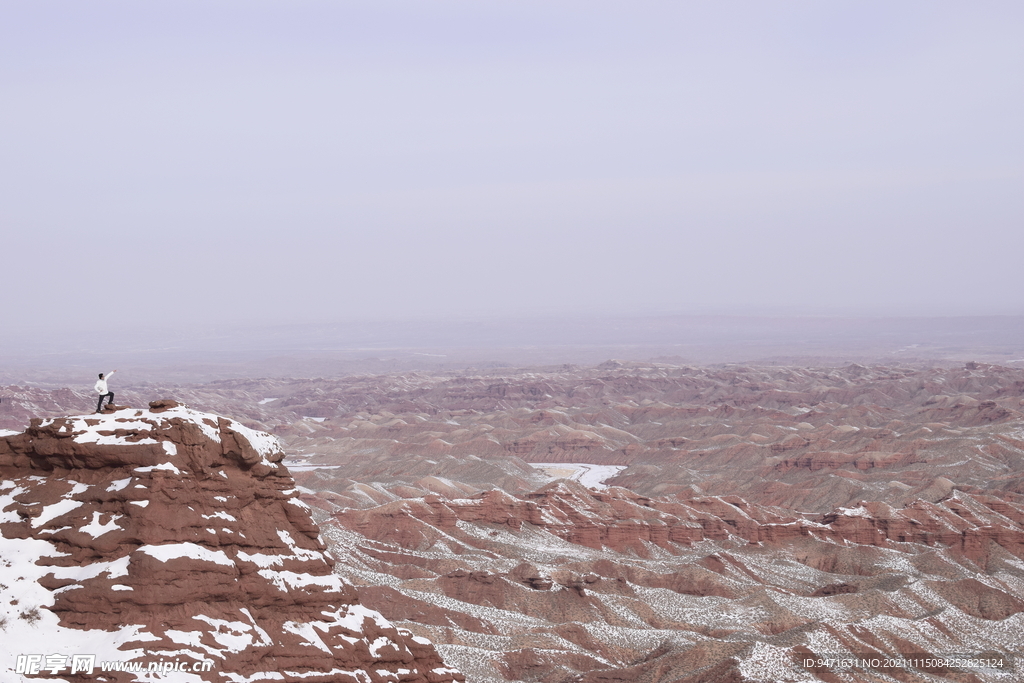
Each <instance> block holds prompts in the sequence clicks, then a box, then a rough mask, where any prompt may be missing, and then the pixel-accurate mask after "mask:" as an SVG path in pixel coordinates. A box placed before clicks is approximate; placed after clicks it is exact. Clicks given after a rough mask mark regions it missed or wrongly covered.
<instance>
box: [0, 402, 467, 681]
mask: <svg viewBox="0 0 1024 683" xmlns="http://www.w3.org/2000/svg"><path fill="white" fill-rule="evenodd" d="M282 458H283V453H282V451H281V450H280V448H279V446H278V443H277V441H276V439H274V438H273V437H271V436H270V435H268V434H266V433H263V432H259V431H255V430H252V429H249V428H247V427H245V426H243V425H241V424H239V423H237V422H234V421H232V420H229V419H225V418H223V417H218V416H216V415H212V414H207V413H200V412H196V411H193V410H190V409H188V408H187V407H184V406H181V405H178V404H177V403H175V402H172V401H164V402H155V403H153V404H151V408H150V409H149V410H134V409H122V410H116V411H114V412H109V413H105V414H101V415H83V416H76V417H66V418H54V419H45V420H38V419H37V420H33V421H32V424H31V426H30V428H29V429H28V430H27V431H25V432H24V433H21V434H15V435H8V436H5V437H3V438H0V475H2V479H3V483H2V484H0V532H2V537H0V558H2V567H0V577H2V578H0V628H2V629H3V631H4V641H5V647H4V648H3V649H4V651H5V653H4V655H3V657H2V659H0V671H2V672H4V673H3V675H2V679H3V680H5V681H8V680H22V679H23V678H25V677H27V678H25V679H26V680H28V679H35V678H36V677H37V676H34V675H33V673H34V670H33V668H32V663H31V662H29V661H27V660H26V659H25V658H24V656H28V655H32V654H33V653H39V654H45V655H51V654H53V655H54V656H55V657H57V658H58V659H54V660H51V663H54V664H55V665H56V664H59V663H61V662H60V659H59V657H65V658H71V657H72V656H75V655H95V659H96V662H95V666H96V667H97V668H95V669H93V670H92V671H91V673H90V672H84V671H79V672H76V673H75V674H74V675H73V676H72V675H71V669H70V668H69V666H65V667H60V668H55V669H53V670H50V671H47V670H45V669H44V670H42V671H40V673H39V676H42V677H44V678H46V677H54V678H51V680H75V681H79V680H97V681H119V682H120V681H132V680H142V678H139V676H141V674H136V673H131V672H125V671H120V672H117V671H102V670H101V669H100V668H98V667H99V664H100V662H121V663H122V664H123V663H129V664H131V663H136V664H139V665H141V666H142V670H143V671H145V670H146V668H147V667H148V666H151V664H150V663H152V662H158V663H160V664H161V665H162V664H163V663H165V662H174V663H175V666H177V667H179V668H175V669H174V672H175V676H176V678H175V679H174V680H180V681H230V682H232V683H243V682H244V683H252V682H255V681H264V680H266V681H270V680H273V681H303V682H310V681H330V682H332V683H334V682H343V681H350V682H352V683H375V682H384V681H389V682H394V681H403V682H404V681H409V682H413V681H417V682H422V683H442V682H446V681H454V680H462V679H463V677H462V675H461V674H459V673H457V672H455V671H453V670H451V669H449V668H447V667H446V666H445V665H444V663H443V662H442V661H441V659H440V658H439V656H438V655H437V652H436V651H435V650H434V648H433V647H432V646H431V645H430V644H429V642H427V641H426V640H424V639H422V638H417V637H414V636H413V635H412V634H411V633H410V632H408V631H406V630H402V629H399V628H396V627H395V626H394V625H392V624H391V623H390V622H388V621H387V620H386V619H384V618H383V617H382V616H381V615H380V614H378V613H376V612H374V611H372V610H369V609H367V608H365V607H363V606H362V605H361V604H359V602H358V600H357V596H356V594H355V592H354V591H353V589H352V587H351V586H350V585H348V584H347V583H345V582H344V581H342V580H341V579H339V577H338V576H337V575H335V574H334V573H333V571H332V568H333V567H334V564H335V560H334V559H333V558H332V556H331V555H330V553H329V552H328V551H327V548H326V545H325V544H324V541H323V539H322V538H321V536H320V534H319V530H318V528H317V526H316V524H315V523H314V522H313V520H312V518H311V517H310V513H309V509H308V507H307V506H306V505H305V504H303V503H302V502H301V501H300V500H299V498H298V491H297V490H296V488H295V486H294V482H293V481H292V479H291V477H290V476H289V474H288V472H287V470H286V469H285V468H284V467H283V466H282V465H281V462H280V461H281V459H282ZM44 650H45V652H43V651H44ZM18 655H22V656H23V657H22V659H21V660H19V659H18ZM43 664H46V661H44V662H43ZM181 667H184V668H181ZM204 669H205V670H204ZM148 675H150V676H152V675H153V674H148ZM67 676H71V677H70V678H65V677H67ZM146 680H148V678H146Z"/></svg>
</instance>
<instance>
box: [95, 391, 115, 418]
mask: <svg viewBox="0 0 1024 683" xmlns="http://www.w3.org/2000/svg"><path fill="white" fill-rule="evenodd" d="M105 398H109V399H110V400H109V401H107V405H108V406H109V405H110V404H111V403H113V402H114V392H113V391H111V392H109V393H106V394H100V400H99V401H98V402H97V403H96V412H97V413H98V412H100V408H102V407H103V399H105Z"/></svg>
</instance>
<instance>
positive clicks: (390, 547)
mask: <svg viewBox="0 0 1024 683" xmlns="http://www.w3.org/2000/svg"><path fill="white" fill-rule="evenodd" d="M305 500H307V501H308V502H309V503H310V504H311V505H312V506H313V507H314V514H316V515H317V516H320V517H321V518H322V519H323V520H324V522H323V523H322V525H321V526H322V528H323V529H324V534H325V537H326V538H327V539H328V543H330V544H332V545H335V546H336V547H338V548H339V549H344V552H343V553H342V556H343V558H344V559H343V561H342V563H341V566H340V567H339V570H340V571H341V572H343V573H345V574H346V575H347V576H349V577H350V578H351V579H352V580H353V582H354V583H355V584H356V586H357V589H358V590H359V592H360V594H361V596H362V598H363V600H364V602H365V603H366V604H367V605H369V606H373V607H374V608H376V609H380V610H381V611H382V612H383V613H384V614H385V615H386V616H387V617H388V618H391V619H393V620H395V621H397V622H399V623H401V624H402V626H403V627H406V628H409V629H410V630H411V631H413V632H415V633H418V634H420V635H422V636H424V637H428V638H430V639H431V640H432V641H433V642H435V643H437V644H438V645H437V647H439V648H440V649H441V650H442V651H443V652H445V653H446V657H449V658H450V659H451V661H452V662H453V663H457V665H458V666H460V667H461V668H463V670H465V671H467V673H469V674H471V675H472V676H473V680H476V681H482V682H490V683H501V682H503V681H537V682H543V683H567V682H569V681H574V682H580V681H582V682H584V683H591V682H592V683H598V682H599V681H600V682H602V683H609V682H613V681H622V682H626V681H646V682H648V683H660V682H664V683H669V682H672V683H675V682H677V681H689V682H692V683H696V682H697V681H718V680H727V681H736V682H739V681H749V682H755V681H756V682H762V681H786V680H792V681H812V680H820V681H829V682H835V681H850V682H852V681H893V680H900V681H932V680H957V681H965V682H968V681H970V682H973V683H980V682H982V681H986V682H989V681H991V682H993V683H997V682H1000V683H1001V682H1006V683H1009V682H1010V681H1015V680H1018V677H1019V676H1020V673H1021V669H1020V666H1021V664H1020V662H1018V658H1019V656H1020V654H1021V653H1022V651H1024V638H1022V636H1021V634H1022V633H1024V508H1022V507H1021V506H1018V505H1016V504H1012V503H1007V502H1005V501H1002V500H999V499H995V498H985V497H982V496H972V495H967V494H963V493H961V492H954V493H953V494H952V495H951V496H950V497H949V498H948V499H946V500H944V501H942V502H941V503H938V504H935V503H928V502H925V501H918V502H917V503H913V504H910V505H908V506H906V507H904V508H901V509H894V508H891V507H889V506H887V505H885V504H883V503H877V502H874V503H872V502H867V503H864V504H862V505H858V506H857V507H853V508H843V509H838V510H835V511H833V512H831V513H828V514H826V515H809V516H801V515H796V514H794V513H792V512H788V511H785V510H780V509H772V508H766V507H763V506H758V505H753V504H750V503H748V502H746V501H744V500H743V499H741V498H738V497H725V498H722V497H702V496H694V497H691V498H688V499H681V498H679V497H671V498H650V497H645V496H639V495H637V494H635V493H633V492H630V491H628V490H625V489H621V488H615V487H613V488H610V489H608V490H605V491H600V492H598V491H590V490H587V489H584V488H583V487H581V486H579V485H577V484H575V483H573V482H568V481H561V482H555V483H553V484H551V485H549V486H546V487H543V488H542V489H540V490H538V491H536V492H534V493H533V494H530V495H526V496H523V497H517V496H511V495H509V494H507V493H505V492H501V491H491V492H487V493H484V494H481V495H479V496H476V497H474V498H468V499H446V498H443V497H440V496H436V495H433V496H427V497H425V498H422V499H409V500H400V501H392V502H389V503H386V504H384V505H380V506H377V507H374V508H370V509H363V510H359V509H351V508H343V509H337V508H332V507H331V503H330V496H321V495H308V496H306V497H305ZM908 653H916V654H918V655H922V654H926V655H927V656H928V657H931V658H933V659H937V658H941V657H944V656H946V655H949V654H950V653H973V654H976V655H979V656H980V655H982V654H986V655H993V656H994V658H992V659H989V658H987V657H986V661H987V662H988V663H992V662H996V663H999V662H1001V666H990V667H980V668H978V667H976V668H970V667H968V668H964V667H948V670H943V671H936V670H929V669H928V668H927V667H925V668H923V669H922V668H920V667H914V666H909V667H907V666H904V667H893V668H890V669H889V670H888V671H880V670H872V669H871V668H870V667H864V666H856V667H853V668H852V669H850V670H847V671H834V670H829V669H827V668H817V669H816V668H814V667H807V666H804V665H803V664H802V662H805V661H807V659H808V658H811V659H814V658H816V657H819V656H821V657H827V656H829V655H845V656H849V655H851V654H862V655H870V656H871V657H882V658H886V657H887V658H890V659H891V658H894V657H898V656H899V655H902V654H908ZM937 674H942V675H943V676H948V677H946V678H935V677H934V676H935V675H937Z"/></svg>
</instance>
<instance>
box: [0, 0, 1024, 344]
mask: <svg viewBox="0 0 1024 683" xmlns="http://www.w3.org/2000/svg"><path fill="white" fill-rule="evenodd" d="M1022 36H1024V3H1021V2H1019V0H1013V1H1011V2H985V1H978V2H962V0H957V1H956V2H936V1H935V0H928V1H927V2H890V1H885V2H881V1H879V2H871V1H865V0H856V1H853V2H840V1H832V0H830V1H828V2H822V1H820V0H814V1H808V2H763V1H760V0H758V1H750V2H723V1H719V0H716V1H715V2H681V1H679V0H672V1H665V2H638V1H636V0H631V1H630V2H618V3H612V2H594V1H588V2H558V1H552V0H543V1H541V2H528V1H524V0H514V1H486V2H484V1H480V0H476V1H472V2H470V1H466V2H449V1H436V0H431V1H429V2H427V1H425V0H416V1H411V2H391V1H388V0H372V1H369V2H338V1H331V2H315V1H297V2H284V1H281V2H260V1H254V0H244V1H239V2H217V1H213V2H211V1H210V0H202V1H201V2H198V1H197V2H189V1H185V0H174V1H173V2H160V1H153V0H147V1H146V2H137V1H132V2H101V1H96V0H93V1H90V2H87V3H86V2H79V1H77V0H76V1H73V2H71V1H55V0H48V1H47V2H7V3H3V4H2V5H0V131H2V132H0V221H2V225H0V229H2V246H0V248H2V253H3V271H2V278H3V285H2V287H0V308H2V315H3V317H2V324H3V325H4V326H5V327H7V329H8V331H10V330H12V329H17V328H19V326H31V325H33V324H35V323H37V322H40V321H44V322H45V321H60V324H62V325H67V326H68V327H69V329H73V327H74V326H76V325H83V324H85V323H84V322H83V321H85V320H86V318H87V317H92V318H93V319H94V322H95V320H96V319H100V318H102V319H106V320H116V321H118V322H119V324H158V323H167V322H173V321H176V320H179V319H183V318H190V317H194V318H195V319H197V320H200V321H202V322H227V323H235V322H254V321H261V320H265V321H268V322H314V321H328V320H329V321H339V320H340V321H344V320H348V319H354V318H366V317H373V318H401V317H404V316H423V315H441V316H446V315H467V314H469V315H480V314H492V313H493V314H498V315H524V314H531V313H542V314H552V313H555V314H558V313H586V314H595V313H614V314H623V313H627V314H628V313H643V314H651V313H688V312H752V313H758V312H773V311H780V312H790V313H792V312H814V313H821V312H842V313H849V312H873V313H909V314H946V313H957V314H965V313H968V314H969V313H1007V314H1022V313H1024V287H1022V286H1021V283H1022V282H1024V276H1022V273H1021V271H1022V260H1024V144H1022V141H1024V125H1022V122H1024V38H1022Z"/></svg>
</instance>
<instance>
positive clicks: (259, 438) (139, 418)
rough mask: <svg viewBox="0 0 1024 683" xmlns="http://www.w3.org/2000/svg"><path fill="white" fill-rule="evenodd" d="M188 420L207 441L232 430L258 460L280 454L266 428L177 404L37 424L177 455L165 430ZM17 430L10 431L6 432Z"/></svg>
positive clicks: (77, 437) (80, 437)
mask: <svg viewBox="0 0 1024 683" xmlns="http://www.w3.org/2000/svg"><path fill="white" fill-rule="evenodd" d="M183 423H184V424H191V425H195V426H196V427H198V428H199V430H200V431H201V432H202V433H203V435H205V436H206V437H207V438H209V439H210V440H211V441H214V442H216V443H221V431H222V429H225V430H229V431H231V432H234V433H235V435H236V439H239V440H241V441H244V442H245V443H247V444H248V445H249V446H251V447H252V449H253V451H255V452H256V453H257V454H258V455H259V458H260V463H261V464H263V465H266V466H269V467H274V466H275V463H276V462H278V461H279V460H281V458H283V457H284V453H283V450H282V448H281V444H280V442H278V440H277V438H276V437H274V436H273V435H271V434H267V433H266V432H262V431H258V430H255V429H251V428H249V427H246V426H245V425H243V424H240V423H239V422H236V421H235V420H231V419H229V418H224V417H221V416H219V415H214V414H212V413H204V412H201V411H198V410H193V409H191V408H189V407H187V406H183V405H179V406H176V407H172V408H165V409H162V410H146V409H136V408H125V409H123V410H118V411H115V412H111V413H98V414H89V415H72V416H69V417H66V418H49V419H46V420H42V421H41V422H40V423H39V424H38V426H37V428H52V427H53V426H58V427H59V433H60V434H61V435H70V436H72V437H73V439H74V441H75V443H79V444H95V445H101V446H140V445H156V444H162V448H163V449H164V451H165V453H166V454H167V455H168V456H172V457H173V456H175V455H177V452H178V448H177V446H176V445H175V443H174V442H172V441H169V440H168V438H169V437H168V435H167V432H168V431H170V430H171V429H172V428H174V427H176V426H179V425H181V424H183ZM12 434H17V432H12V433H11V434H9V435H12Z"/></svg>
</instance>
